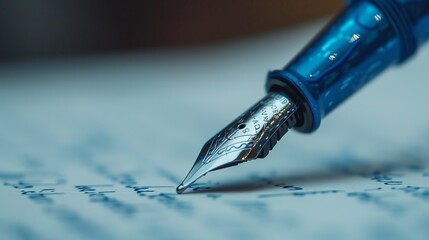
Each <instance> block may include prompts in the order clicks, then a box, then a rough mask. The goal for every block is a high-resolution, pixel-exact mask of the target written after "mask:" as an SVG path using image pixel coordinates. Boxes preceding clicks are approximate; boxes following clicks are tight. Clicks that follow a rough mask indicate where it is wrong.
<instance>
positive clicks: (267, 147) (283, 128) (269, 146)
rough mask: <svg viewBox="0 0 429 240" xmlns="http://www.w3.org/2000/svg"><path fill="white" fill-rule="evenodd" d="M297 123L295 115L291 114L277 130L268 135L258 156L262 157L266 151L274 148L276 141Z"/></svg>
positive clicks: (265, 154)
mask: <svg viewBox="0 0 429 240" xmlns="http://www.w3.org/2000/svg"><path fill="white" fill-rule="evenodd" d="M296 123H297V115H296V114H293V115H291V116H290V117H289V118H288V119H287V120H286V122H284V123H283V124H281V126H280V127H279V128H278V129H277V131H276V132H275V133H274V134H273V135H272V136H271V137H270V139H269V140H268V141H267V143H266V144H265V145H264V147H263V148H262V149H261V151H260V152H259V154H258V158H264V157H266V156H267V155H268V153H269V152H270V151H271V150H272V149H273V148H274V146H275V145H276V144H277V142H278V141H280V139H281V138H282V137H283V136H284V135H285V134H286V133H287V132H288V130H289V129H290V128H292V127H293V126H295V124H296Z"/></svg>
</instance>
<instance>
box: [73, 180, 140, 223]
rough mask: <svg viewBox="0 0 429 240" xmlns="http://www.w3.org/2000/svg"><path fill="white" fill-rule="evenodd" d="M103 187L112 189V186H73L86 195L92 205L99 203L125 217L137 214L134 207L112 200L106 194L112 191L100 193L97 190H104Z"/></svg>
mask: <svg viewBox="0 0 429 240" xmlns="http://www.w3.org/2000/svg"><path fill="white" fill-rule="evenodd" d="M104 187H113V185H112V184H100V185H78V186H75V188H76V189H77V190H78V191H79V192H81V193H83V194H85V195H87V196H88V197H89V199H90V201H91V202H93V203H100V204H102V205H103V206H105V207H107V208H108V209H110V210H112V211H114V212H116V213H119V214H122V215H125V216H132V215H134V214H135V213H136V212H137V209H136V207H135V206H133V205H131V204H128V203H125V202H123V201H120V200H118V199H116V198H113V197H111V196H109V195H108V194H110V193H114V192H115V191H113V190H105V191H100V190H98V188H104Z"/></svg>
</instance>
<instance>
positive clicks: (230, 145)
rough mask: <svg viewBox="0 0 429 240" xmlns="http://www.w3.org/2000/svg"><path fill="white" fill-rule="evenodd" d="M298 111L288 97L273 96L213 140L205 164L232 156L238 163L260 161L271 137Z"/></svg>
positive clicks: (243, 115) (256, 105) (250, 110)
mask: <svg viewBox="0 0 429 240" xmlns="http://www.w3.org/2000/svg"><path fill="white" fill-rule="evenodd" d="M295 110H296V107H295V105H294V104H293V103H292V102H291V101H290V100H289V99H288V98H287V97H286V96H284V95H281V94H278V93H271V94H270V95H268V96H267V97H265V98H263V99H262V100H261V101H259V102H258V103H256V104H255V105H254V106H253V107H251V108H250V109H249V110H248V111H246V112H245V113H243V114H242V115H241V116H239V117H238V118H237V119H235V120H234V121H233V122H232V123H231V124H229V125H228V126H227V127H225V128H224V129H223V130H222V131H221V132H219V133H218V134H216V135H215V136H214V137H213V138H212V139H211V140H210V141H209V142H210V145H209V147H208V150H207V152H206V154H205V156H204V158H203V161H202V162H203V164H208V163H210V162H212V161H214V160H216V159H218V158H220V157H222V156H225V155H227V154H232V153H234V154H233V155H231V157H232V158H233V159H234V160H243V161H244V160H249V159H252V158H256V157H257V156H258V153H259V151H260V150H261V149H262V148H263V146H264V145H265V144H266V142H267V141H268V139H269V138H270V137H271V135H272V134H274V132H275V131H276V130H277V128H279V126H281V125H282V124H283V123H284V122H285V121H286V120H287V119H288V118H289V117H290V116H291V115H292V113H293V112H294V111H295ZM237 152H238V153H237Z"/></svg>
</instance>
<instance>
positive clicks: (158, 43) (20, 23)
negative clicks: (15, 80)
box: [0, 0, 342, 61]
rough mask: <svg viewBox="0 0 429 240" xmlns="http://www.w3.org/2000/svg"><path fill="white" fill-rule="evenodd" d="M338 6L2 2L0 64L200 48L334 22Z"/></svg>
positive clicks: (335, 0) (331, 2)
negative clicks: (330, 19)
mask: <svg viewBox="0 0 429 240" xmlns="http://www.w3.org/2000/svg"><path fill="white" fill-rule="evenodd" d="M341 6H342V1H341V0H325V1H317V0H301V1H295V0H268V1H248V0H235V1H229V0H217V1H213V0H187V1H180V0H179V1H168V0H161V1H159V0H144V1H88V0H73V1H57V0H38V1H14V0H1V1H0V61H8V60H16V59H34V58H46V57H64V56H65V57H67V56H75V55H87V54H97V53H105V52H118V51H134V50H142V49H143V50H147V49H152V48H158V49H159V48H183V47H190V46H201V45H207V44H212V43H217V42H223V41H228V40H231V39H237V38H243V37H247V36H251V35H256V34H260V33H266V32H269V31H275V30H279V29H282V28H285V27H288V26H291V25H293V24H297V23H301V22H306V21H310V20H314V19H317V18H321V17H324V16H327V15H332V14H334V13H336V12H338V11H339V9H340V8H341Z"/></svg>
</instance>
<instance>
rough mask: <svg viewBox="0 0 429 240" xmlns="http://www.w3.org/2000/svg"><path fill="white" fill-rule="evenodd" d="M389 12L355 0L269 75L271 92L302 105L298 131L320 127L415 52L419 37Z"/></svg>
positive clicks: (374, 5)
mask: <svg viewBox="0 0 429 240" xmlns="http://www.w3.org/2000/svg"><path fill="white" fill-rule="evenodd" d="M427 2H429V1H427ZM396 6H397V5H396ZM389 14H390V13H386V12H384V11H382V9H381V8H380V7H379V6H377V5H376V4H374V3H373V1H369V0H368V1H353V2H352V3H351V4H350V6H349V7H348V8H346V9H345V10H344V11H343V12H342V13H341V14H340V15H339V16H338V17H337V18H336V19H334V20H333V21H332V22H331V23H330V24H329V25H328V26H327V27H326V28H325V29H324V30H323V31H322V32H321V33H320V34H319V35H318V36H317V37H316V38H315V39H314V40H313V41H312V42H310V44H309V45H308V46H307V47H306V48H304V49H303V51H301V52H300V53H299V54H298V55H297V56H296V57H295V58H294V59H293V60H292V61H291V62H290V63H289V64H288V65H287V66H286V67H285V68H284V69H283V70H279V71H273V72H270V73H269V76H268V81H267V88H268V91H285V92H286V93H287V94H289V95H292V96H293V97H295V98H296V99H297V100H296V101H297V102H300V103H301V105H302V106H300V109H301V114H302V115H303V116H302V118H303V122H302V123H301V125H299V126H296V127H295V128H296V129H297V130H298V131H301V132H312V131H314V130H316V129H317V128H318V127H319V125H320V121H321V118H322V117H324V116H326V115H327V114H328V113H330V112H331V111H332V110H333V109H335V108H336V107H337V106H338V105H340V104H341V103H342V102H343V101H344V100H345V99H347V98H348V97H350V96H351V95H352V94H353V93H355V92H356V91H357V90H359V89H360V88H361V87H362V86H364V85H365V84H366V83H368V82H369V81H370V80H371V79H373V78H374V77H375V76H376V75H378V74H379V73H381V72H382V71H383V70H385V69H386V68H388V67H389V66H390V65H393V64H396V63H400V62H402V61H403V60H405V59H406V58H407V57H408V55H411V54H412V53H413V50H412V45H413V44H415V38H414V36H412V37H411V39H408V40H407V39H406V40H404V31H405V32H406V30H404V31H398V24H396V23H394V22H392V19H391V15H389ZM398 17H399V16H398ZM408 30H410V29H408ZM410 34H411V35H414V34H413V33H412V31H411V33H410ZM404 41H414V42H405V43H404ZM410 46H411V47H410Z"/></svg>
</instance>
